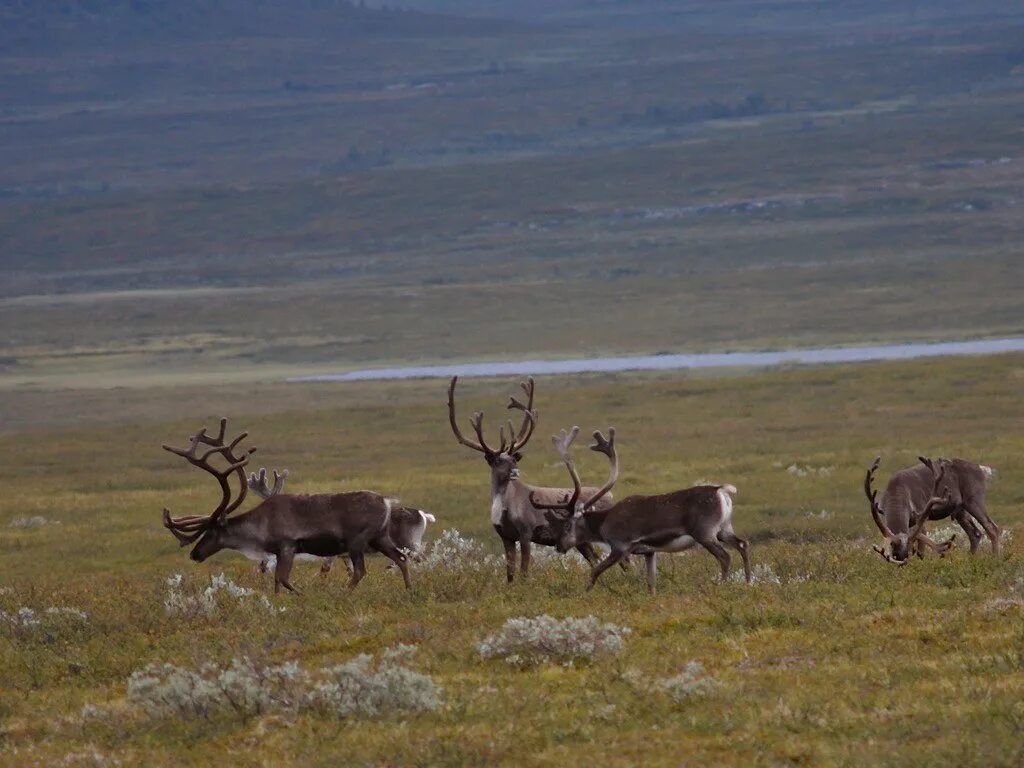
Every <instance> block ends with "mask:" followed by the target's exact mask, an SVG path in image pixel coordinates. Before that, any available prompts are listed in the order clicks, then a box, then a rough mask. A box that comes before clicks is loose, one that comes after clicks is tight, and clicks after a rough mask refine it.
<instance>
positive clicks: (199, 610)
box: [164, 573, 284, 617]
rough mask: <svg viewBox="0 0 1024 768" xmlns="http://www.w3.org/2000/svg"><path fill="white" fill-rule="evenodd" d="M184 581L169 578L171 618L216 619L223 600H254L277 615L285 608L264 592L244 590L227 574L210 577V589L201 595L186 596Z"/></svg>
mask: <svg viewBox="0 0 1024 768" xmlns="http://www.w3.org/2000/svg"><path fill="white" fill-rule="evenodd" d="M183 582H184V579H183V578H182V575H181V574H180V573H176V574H174V575H173V576H169V577H167V580H166V584H167V597H166V598H165V599H164V612H165V613H166V614H167V615H168V616H185V617H190V616H214V615H216V613H217V611H218V610H219V608H220V602H219V601H218V600H219V598H222V597H224V596H226V597H229V598H233V599H234V600H235V601H236V602H245V601H251V602H252V603H254V604H255V605H258V606H260V607H261V608H264V609H266V610H267V611H268V612H269V613H277V612H278V611H279V610H280V611H283V610H284V608H280V609H278V608H275V607H274V605H273V603H271V602H270V600H269V599H268V598H267V596H266V595H264V594H263V593H262V592H257V591H256V590H254V589H248V588H247V587H241V586H239V585H238V584H235V582H233V581H232V580H231V579H229V578H227V577H226V576H225V575H224V574H223V573H221V574H218V575H216V576H212V577H211V578H210V586H208V587H206V589H204V590H202V591H201V592H194V593H191V594H189V593H186V592H185V591H184V586H183Z"/></svg>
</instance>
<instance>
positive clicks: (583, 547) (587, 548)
mask: <svg viewBox="0 0 1024 768" xmlns="http://www.w3.org/2000/svg"><path fill="white" fill-rule="evenodd" d="M576 549H577V550H578V551H579V553H580V554H581V555H583V557H584V558H586V561H587V562H588V563H590V567H591V568H593V567H594V566H595V565H596V564H597V562H598V560H599V559H600V558H598V556H597V552H595V551H594V545H593V544H591V543H590V542H589V541H584V542H583V543H582V544H577V545H576Z"/></svg>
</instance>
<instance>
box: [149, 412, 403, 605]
mask: <svg viewBox="0 0 1024 768" xmlns="http://www.w3.org/2000/svg"><path fill="white" fill-rule="evenodd" d="M227 423H228V420H227V419H221V420H220V433H219V434H218V435H217V437H210V436H209V435H207V434H206V429H205V428H203V429H202V430H200V431H199V432H197V433H196V434H195V435H193V436H192V437H191V438H189V446H188V448H172V447H171V446H169V445H165V446H163V447H164V450H166V451H170V452H171V453H173V454H175V455H177V456H181V457H182V458H183V459H185V460H186V461H188V463H189V464H191V465H192V466H195V467H198V468H199V469H201V470H203V471H204V472H208V473H210V474H211V475H213V476H214V477H215V478H216V479H217V483H218V484H219V485H220V489H221V500H220V503H219V504H218V505H217V508H216V509H215V510H214V511H213V512H212V513H210V514H209V515H190V516H187V517H177V518H175V517H171V513H170V511H169V510H168V509H166V508H164V526H165V527H166V528H167V529H168V530H169V531H170V532H171V533H172V534H174V537H175V538H176V539H177V540H178V542H179V543H180V544H181V546H183V547H184V546H186V545H188V544H192V543H193V542H196V544H195V546H194V547H193V548H192V552H191V553H190V555H189V556H190V557H191V558H192V559H193V560H195V561H196V562H197V563H201V562H202V561H203V560H205V559H206V558H208V557H210V556H211V555H213V554H216V553H217V552H219V551H220V550H222V549H234V550H239V551H241V552H244V553H246V554H248V555H250V556H258V557H259V558H263V557H266V556H267V555H274V556H275V557H277V570H276V571H275V574H274V591H275V592H277V591H279V590H280V588H281V587H282V586H284V587H285V588H286V589H288V590H290V591H292V592H295V591H296V589H295V588H294V587H293V586H292V585H291V584H290V583H289V581H288V577H289V575H290V574H291V571H292V563H293V562H294V560H295V557H296V556H297V555H301V554H308V555H314V556H317V557H331V556H334V555H341V554H346V553H347V554H348V556H349V557H350V558H351V560H352V578H351V580H350V581H349V586H350V587H355V586H356V584H358V583H359V581H360V580H361V579H362V578H363V576H364V575H365V574H366V567H365V565H364V562H363V557H364V555H365V553H366V552H367V551H368V550H371V549H372V550H376V551H378V552H381V553H383V554H384V555H386V556H387V557H388V558H390V559H391V560H392V561H393V562H394V563H395V564H396V565H397V566H398V567H399V568H400V569H401V571H402V577H403V578H404V579H405V586H406V588H409V587H410V583H409V569H408V566H407V564H406V557H405V555H403V554H402V553H401V552H400V551H399V550H398V548H397V547H396V546H395V545H394V544H393V543H392V541H391V539H390V538H389V537H388V520H389V519H390V517H391V511H392V510H393V509H394V508H395V507H396V506H397V504H398V501H397V499H389V498H386V497H384V496H381V495H380V494H379V493H373V492H371V491H353V492H349V493H319V494H314V495H310V496H293V495H291V494H283V493H282V494H277V495H272V496H271V497H270V498H268V499H266V500H265V501H263V502H262V503H261V504H260V505H259V506H257V507H256V508H255V509H252V510H250V511H248V512H245V513H244V514H241V515H236V516H235V517H228V515H229V514H230V513H231V512H233V511H234V510H236V509H237V508H238V507H239V506H241V504H242V502H243V501H244V500H245V496H246V493H247V491H248V484H247V483H246V478H245V466H246V465H247V464H248V463H249V458H250V457H251V455H252V454H253V453H254V452H255V450H256V449H255V448H249V449H247V450H246V451H245V452H244V453H243V454H241V455H240V456H239V455H236V453H235V450H236V448H237V447H238V444H239V443H241V442H242V440H244V439H245V437H246V436H247V435H248V433H247V432H243V433H242V434H240V435H239V436H238V437H236V438H235V439H234V440H232V441H231V442H230V443H225V442H224V433H225V430H226V429H227ZM200 446H208V447H209V450H205V451H204V452H203V453H202V454H200V453H199V449H200ZM214 456H221V457H222V458H223V460H224V461H226V462H227V467H226V468H224V469H217V468H216V467H214V466H213V465H212V464H211V463H210V460H211V459H212V458H213V457H214ZM232 475H235V476H236V477H237V478H238V482H239V485H240V490H239V493H238V496H237V497H235V498H234V500H232V491H231V486H230V484H229V482H228V480H229V479H230V478H231V476H232ZM282 482H283V480H282Z"/></svg>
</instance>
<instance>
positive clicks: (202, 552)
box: [163, 419, 256, 563]
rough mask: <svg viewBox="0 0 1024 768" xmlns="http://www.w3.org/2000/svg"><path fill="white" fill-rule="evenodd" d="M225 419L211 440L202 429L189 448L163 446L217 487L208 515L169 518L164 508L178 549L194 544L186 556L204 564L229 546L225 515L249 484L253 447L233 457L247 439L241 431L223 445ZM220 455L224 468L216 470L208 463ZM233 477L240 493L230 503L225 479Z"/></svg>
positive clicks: (237, 505) (229, 490)
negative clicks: (209, 477) (214, 503)
mask: <svg viewBox="0 0 1024 768" xmlns="http://www.w3.org/2000/svg"><path fill="white" fill-rule="evenodd" d="M227 425H228V420H227V419H221V420H220V433H219V434H218V435H217V437H210V436H208V435H207V434H206V428H205V427H204V428H203V429H202V430H200V431H199V432H198V433H196V434H195V435H193V436H192V437H190V438H189V447H188V448H172V447H171V446H169V445H165V446H163V448H164V450H165V451H170V452H171V453H173V454H175V455H177V456H181V457H182V458H183V459H185V460H186V461H188V463H189V464H191V465H192V466H194V467H199V469H201V470H203V471H204V472H208V473H209V474H211V475H213V476H214V477H215V478H216V480H217V483H218V484H219V485H220V490H221V500H220V503H219V504H218V505H217V508H216V509H215V510H214V511H213V512H212V513H210V514H209V515H190V516H187V517H171V512H170V510H169V509H167V508H166V507H165V508H164V527H165V528H167V530H169V531H170V532H171V533H172V534H173V535H174V537H175V538H176V539H177V540H178V543H179V544H180V545H181V546H183V547H184V546H187V545H188V544H191V543H193V542H196V544H195V546H194V547H193V548H192V551H191V552H190V553H189V557H191V558H192V559H193V560H195V561H196V562H197V563H201V562H203V560H205V559H206V558H208V557H210V556H211V555H213V554H216V553H217V552H219V551H220V550H222V549H224V547H225V546H227V545H228V543H227V542H226V541H225V539H226V537H227V527H228V526H227V522H228V515H229V514H230V513H231V512H233V511H234V510H236V509H238V507H239V506H240V505H241V504H242V502H243V501H244V500H245V495H246V492H247V491H248V485H247V483H246V479H245V466H246V464H248V463H249V457H250V456H252V454H253V453H255V452H256V449H255V448H249V449H247V450H246V451H245V452H244V453H243V454H242V455H241V456H236V455H235V448H236V447H237V446H238V444H239V443H241V442H242V440H244V439H245V438H246V437H247V436H248V434H249V433H248V432H243V433H242V434H240V435H239V436H238V437H236V438H235V439H234V440H232V441H231V442H230V443H225V442H224V433H225V431H226V430H227ZM201 445H206V446H211V447H210V449H209V450H208V451H205V452H204V453H203V454H202V455H197V452H198V450H199V446H201ZM218 455H219V456H222V457H223V459H224V461H226V462H227V466H226V467H225V468H223V469H217V468H216V467H214V466H213V464H212V463H211V460H212V459H213V458H214V457H215V456H218ZM231 475H236V476H237V477H238V479H239V484H240V490H239V492H238V496H237V497H236V498H234V500H232V496H233V494H232V491H231V486H230V485H229V484H228V478H230V477H231Z"/></svg>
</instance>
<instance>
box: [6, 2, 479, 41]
mask: <svg viewBox="0 0 1024 768" xmlns="http://www.w3.org/2000/svg"><path fill="white" fill-rule="evenodd" d="M484 24H485V22H481V21H474V20H468V19H459V18H453V17H446V16H440V15H436V14H430V13H423V12H420V11H414V10H399V9H388V8H383V7H378V8H367V7H365V6H362V5H356V4H354V3H351V2H348V1H347V0H288V2H279V0H59V1H55V2H50V1H49V0H48V1H47V2H38V1H37V0H0V48H2V49H4V50H5V51H12V50H25V49H38V48H41V47H46V46H52V45H61V46H62V47H63V46H67V45H82V46H92V45H97V44H102V45H107V44H111V43H125V42H137V41H142V40H153V39H157V40H175V39H186V40H194V39H217V38H223V37H232V38H238V37H263V36H268V35H272V36H281V35H290V36H300V37H332V38H337V37H352V36H364V37H365V36H369V35H403V36H409V35H437V34H442V33H443V34H445V35H451V34H472V33H476V32H479V31H480V29H481V28H483V27H484ZM487 28H488V29H493V25H490V24H488V25H487Z"/></svg>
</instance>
